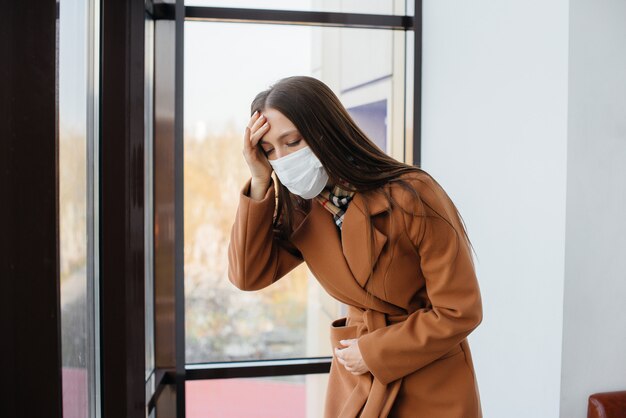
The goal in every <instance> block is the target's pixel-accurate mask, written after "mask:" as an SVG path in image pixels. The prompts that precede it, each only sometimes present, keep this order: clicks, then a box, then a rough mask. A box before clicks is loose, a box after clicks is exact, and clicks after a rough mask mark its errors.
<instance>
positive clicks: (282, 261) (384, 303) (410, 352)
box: [228, 173, 482, 418]
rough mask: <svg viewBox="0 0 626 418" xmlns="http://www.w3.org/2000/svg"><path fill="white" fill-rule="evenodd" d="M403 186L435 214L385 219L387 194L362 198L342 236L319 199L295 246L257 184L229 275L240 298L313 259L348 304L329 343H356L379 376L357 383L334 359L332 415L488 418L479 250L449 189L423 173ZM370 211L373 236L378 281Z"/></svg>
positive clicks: (241, 214)
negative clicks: (475, 353) (479, 357)
mask: <svg viewBox="0 0 626 418" xmlns="http://www.w3.org/2000/svg"><path fill="white" fill-rule="evenodd" d="M402 177H403V178H405V179H407V180H408V181H409V182H410V184H411V185H412V186H413V187H414V188H415V189H416V190H417V191H418V192H419V193H420V196H421V197H422V199H423V201H425V202H426V203H427V204H428V205H427V206H425V209H424V210H426V212H427V215H428V216H427V217H419V216H416V217H413V216H412V215H410V214H405V213H404V212H403V211H402V210H401V209H400V208H398V207H394V208H393V210H392V212H391V213H390V214H387V213H386V212H385V211H386V209H387V208H389V207H390V205H389V203H388V202H387V200H386V199H385V198H384V196H382V195H381V194H378V193H375V192H374V191H368V192H364V193H359V192H357V193H356V194H355V195H354V197H353V199H352V201H351V202H350V205H349V206H348V209H347V211H346V213H345V217H344V220H343V229H342V231H341V233H340V232H339V230H338V229H337V227H336V225H335V223H334V220H333V216H332V214H331V213H330V212H329V211H328V210H326V209H324V208H323V207H322V206H321V205H320V204H319V203H317V202H316V201H315V199H314V200H313V201H312V202H311V211H310V212H309V213H308V214H306V216H305V215H302V214H300V215H299V217H298V218H297V220H296V229H295V231H294V233H293V235H292V236H291V237H290V239H289V242H284V241H282V240H278V239H277V238H275V237H274V236H273V232H272V216H273V214H274V210H275V204H276V203H275V190H274V184H273V181H272V184H271V185H270V187H269V188H268V190H267V192H266V194H265V196H264V198H263V199H262V200H254V199H252V198H250V197H249V191H250V182H251V180H250V179H248V181H247V182H246V184H245V185H244V187H243V188H242V190H241V192H240V195H239V207H238V209H237V213H236V216H235V221H234V223H233V226H232V230H231V236H230V244H229V248H228V262H229V265H228V276H229V279H230V281H231V282H232V283H233V284H234V285H235V286H236V287H238V288H239V289H242V290H258V289H262V288H264V287H266V286H269V285H271V284H272V283H274V282H275V281H277V280H278V279H280V278H282V277H283V276H284V275H285V274H287V273H288V272H289V271H291V270H292V269H293V268H295V267H296V266H298V265H299V264H300V263H302V262H303V261H305V262H306V263H307V265H308V267H309V269H310V270H311V272H312V273H313V275H314V276H315V277H316V278H317V280H318V281H319V283H320V284H321V285H322V286H323V287H324V289H326V291H327V292H328V293H329V294H330V295H331V296H333V297H334V298H335V299H337V300H339V301H341V302H344V303H346V304H347V305H349V309H348V313H347V315H346V316H345V317H342V318H338V319H336V320H334V321H332V323H330V324H329V327H330V340H331V344H332V347H340V348H344V346H342V345H341V344H340V343H339V340H341V339H351V338H358V345H359V349H360V351H361V354H362V356H363V361H364V362H365V364H366V365H367V366H368V368H369V370H370V372H367V373H365V374H361V375H353V374H352V373H350V372H349V371H347V370H346V369H345V368H344V366H343V365H341V364H340V363H339V362H337V359H336V357H335V356H334V355H333V359H332V363H331V369H330V375H329V380H328V387H327V392H326V401H325V413H324V417H325V418H353V417H361V418H379V417H401V418H437V417H441V418H481V417H482V410H481V404H480V396H479V390H478V383H477V380H476V374H475V371H474V366H473V362H472V355H471V352H470V347H469V344H468V341H467V338H466V337H467V336H468V334H470V333H471V332H472V331H473V330H474V329H475V328H476V327H477V326H478V325H479V324H480V323H481V321H482V302H481V295H480V290H479V285H478V281H477V278H476V274H475V270H474V264H473V261H472V257H471V253H470V248H469V246H468V245H467V244H466V242H465V240H464V239H463V235H462V229H461V228H462V227H461V223H460V219H459V218H458V217H457V216H456V214H455V211H454V208H453V207H452V202H451V200H450V198H449V197H448V196H447V194H446V193H445V191H444V190H443V189H442V188H441V187H440V186H439V185H437V183H436V182H434V181H433V179H432V178H430V177H429V176H427V175H425V174H422V173H408V174H403V175H402ZM384 187H385V188H387V190H389V191H390V192H391V194H392V196H394V198H395V199H396V201H399V203H400V204H401V205H402V207H404V208H406V209H407V210H412V209H411V208H413V209H414V210H415V211H416V212H419V210H420V209H419V205H417V204H416V201H414V200H411V198H410V194H409V193H408V192H406V191H405V189H404V188H402V187H401V186H400V185H398V184H393V183H389V184H387V185H386V186H384ZM365 203H368V207H369V213H370V214H371V216H372V222H373V225H374V238H375V241H374V246H373V249H372V253H371V254H372V256H373V265H374V273H373V276H372V278H371V279H369V280H368V273H369V268H370V257H369V256H368V254H369V253H368V242H369V228H368V227H367V218H366V213H367V211H366V209H365ZM431 208H432V209H434V210H435V211H436V212H437V213H438V214H439V215H440V216H439V215H436V214H435V212H433V210H432V209H431ZM455 230H456V232H458V237H457V234H456V233H455ZM290 247H292V248H290ZM293 247H295V248H296V249H297V250H298V251H294V249H293ZM300 255H301V256H300ZM365 288H366V289H367V290H368V291H369V292H370V293H372V294H373V295H374V296H375V297H374V298H373V299H372V298H371V297H369V298H367V297H366V292H365V290H364V289H365Z"/></svg>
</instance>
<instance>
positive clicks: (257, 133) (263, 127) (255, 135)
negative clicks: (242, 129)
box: [250, 115, 269, 147]
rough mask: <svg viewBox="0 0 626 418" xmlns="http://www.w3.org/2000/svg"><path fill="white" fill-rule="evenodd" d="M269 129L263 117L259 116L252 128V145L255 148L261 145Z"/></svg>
mask: <svg viewBox="0 0 626 418" xmlns="http://www.w3.org/2000/svg"><path fill="white" fill-rule="evenodd" d="M268 128H269V123H268V122H267V120H266V119H265V116H263V115H261V116H259V118H258V119H257V120H256V121H255V122H254V123H253V124H252V127H251V128H250V131H251V137H250V143H251V144H252V146H253V147H255V146H256V145H257V144H258V143H259V141H260V140H261V138H262V137H263V135H265V133H266V132H267V130H268Z"/></svg>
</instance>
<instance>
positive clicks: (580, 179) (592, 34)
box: [560, 0, 626, 418]
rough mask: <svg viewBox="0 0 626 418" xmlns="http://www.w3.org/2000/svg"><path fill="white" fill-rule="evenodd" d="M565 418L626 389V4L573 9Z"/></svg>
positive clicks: (598, 1)
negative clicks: (595, 397) (593, 398)
mask: <svg viewBox="0 0 626 418" xmlns="http://www.w3.org/2000/svg"><path fill="white" fill-rule="evenodd" d="M569 52H570V54H569V63H570V72H569V134H568V136H569V141H568V149H567V224H566V237H567V240H566V247H565V278H566V280H565V304H564V318H563V319H564V326H563V361H562V365H563V367H562V382H561V415H560V416H561V417H563V418H566V417H567V418H569V417H573V418H583V417H585V416H586V414H585V411H586V407H587V406H586V405H587V398H588V396H589V395H590V394H591V393H594V392H604V391H613V390H625V389H626V257H625V254H624V253H625V252H626V221H624V215H626V2H624V1H623V0H571V1H570V49H569Z"/></svg>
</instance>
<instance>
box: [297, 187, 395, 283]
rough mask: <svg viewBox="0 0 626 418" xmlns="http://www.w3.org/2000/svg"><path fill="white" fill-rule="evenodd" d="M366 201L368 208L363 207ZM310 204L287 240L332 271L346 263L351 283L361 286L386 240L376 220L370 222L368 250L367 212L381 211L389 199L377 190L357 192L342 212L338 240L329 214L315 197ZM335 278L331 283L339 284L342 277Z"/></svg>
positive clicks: (337, 234) (374, 214)
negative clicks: (344, 211)
mask: <svg viewBox="0 0 626 418" xmlns="http://www.w3.org/2000/svg"><path fill="white" fill-rule="evenodd" d="M366 199H367V201H366V202H365V200H366ZM366 203H367V205H368V209H369V212H368V211H367V210H366V209H365V204H366ZM311 205H312V207H311V210H310V212H309V213H308V214H307V215H306V216H305V217H304V219H303V220H302V221H301V222H300V224H299V225H298V227H297V228H296V230H295V231H294V233H293V235H292V236H291V239H290V240H291V241H292V242H293V243H294V244H295V245H296V246H297V247H298V248H299V249H300V250H301V251H302V252H303V253H308V254H307V256H308V258H309V260H311V261H314V262H315V261H317V262H318V263H319V265H320V266H322V265H324V266H328V267H329V268H333V269H334V270H335V272H340V271H342V268H341V267H344V268H345V267H347V268H346V269H345V271H346V272H348V273H349V274H351V276H352V277H353V278H354V281H353V284H354V283H358V285H359V286H360V287H361V288H364V287H365V285H366V284H367V279H368V275H369V271H370V268H371V267H372V266H375V265H376V262H377V261H378V258H379V256H380V254H381V252H382V250H383V247H384V245H385V243H386V242H387V236H386V235H385V233H384V232H383V231H381V230H380V229H378V228H377V227H376V223H375V222H372V227H373V233H374V241H373V246H372V248H371V251H370V249H369V245H370V231H369V226H368V219H367V214H368V213H369V214H370V215H371V216H372V217H375V216H377V215H380V214H384V213H385V211H386V210H387V209H388V208H389V202H388V201H387V199H386V198H385V197H384V196H383V195H381V194H379V193H372V192H363V193H361V192H356V193H355V194H354V196H353V198H352V201H351V202H350V204H349V205H348V209H347V210H346V213H345V214H344V218H343V226H342V230H341V240H340V238H339V233H338V230H337V226H336V225H335V222H334V219H333V216H332V214H331V213H330V212H329V211H327V210H326V209H324V208H323V207H322V206H321V205H320V204H319V203H318V202H317V201H315V200H314V201H312V202H311ZM329 241H330V242H329ZM368 254H369V255H370V256H369V257H368ZM337 263H339V264H341V265H342V266H340V265H338V264H337ZM316 264H317V263H316ZM337 282H338V283H333V284H332V285H333V286H342V282H344V281H343V280H338V281H337ZM343 290H344V292H345V291H349V290H350V286H346V287H345V288H344V289H343ZM361 290H362V289H361ZM344 292H342V293H344Z"/></svg>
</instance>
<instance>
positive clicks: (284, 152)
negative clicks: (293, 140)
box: [274, 149, 289, 159]
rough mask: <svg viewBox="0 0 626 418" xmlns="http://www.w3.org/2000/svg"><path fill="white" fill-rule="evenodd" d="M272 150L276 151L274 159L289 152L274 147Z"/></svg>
mask: <svg viewBox="0 0 626 418" xmlns="http://www.w3.org/2000/svg"><path fill="white" fill-rule="evenodd" d="M274 152H275V153H276V159H278V158H281V157H284V156H285V155H287V154H289V151H288V150H281V149H276V150H275V151H274Z"/></svg>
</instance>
